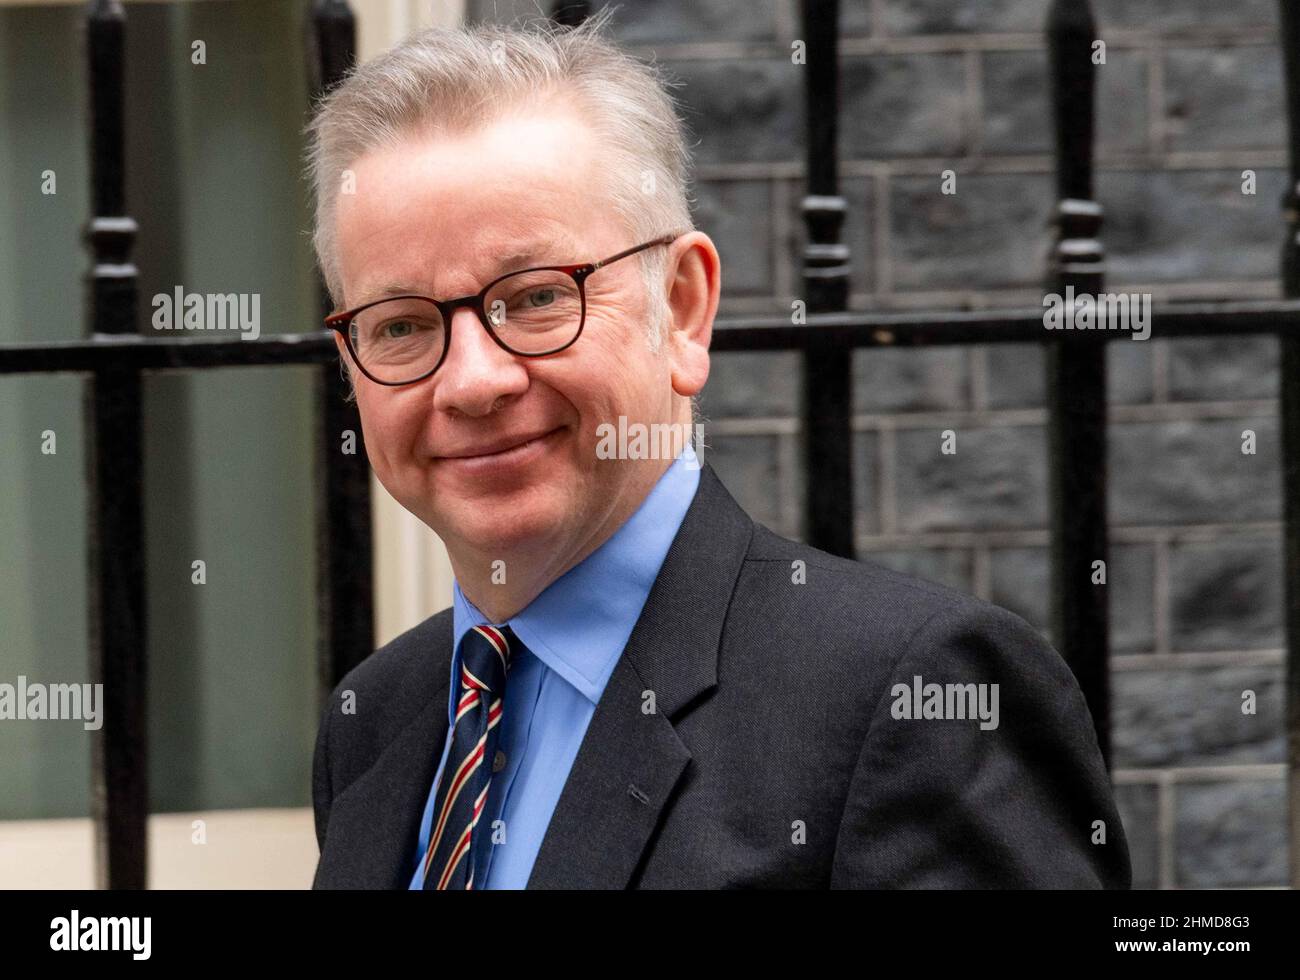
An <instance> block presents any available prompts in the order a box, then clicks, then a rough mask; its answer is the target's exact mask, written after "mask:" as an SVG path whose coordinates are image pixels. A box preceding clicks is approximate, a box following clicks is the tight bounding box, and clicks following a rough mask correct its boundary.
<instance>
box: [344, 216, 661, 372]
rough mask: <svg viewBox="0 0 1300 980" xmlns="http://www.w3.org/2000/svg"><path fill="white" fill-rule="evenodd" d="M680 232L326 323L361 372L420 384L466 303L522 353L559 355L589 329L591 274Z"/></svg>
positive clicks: (378, 305)
mask: <svg viewBox="0 0 1300 980" xmlns="http://www.w3.org/2000/svg"><path fill="white" fill-rule="evenodd" d="M680 237H681V235H680V234H676V235H664V236H662V237H660V238H656V239H654V240H653V241H649V242H643V243H642V244H640V245H637V246H635V247H633V248H629V249H627V250H626V251H623V252H619V253H618V254H617V255H611V256H610V257H609V258H607V259H601V260H600V261H599V262H586V263H582V264H578V265H548V266H540V267H536V268H532V269H521V270H520V271H518V272H508V273H506V274H505V275H504V276H500V277H498V278H496V279H493V280H492V281H491V282H490V283H488V284H487V285H486V286H484V287H483V289H482V290H481V291H480V292H478V293H477V294H475V295H473V296H462V297H460V298H459V299H446V300H438V299H433V298H432V297H429V296H414V295H411V296H406V295H403V296H389V297H386V298H384V299H380V300H375V301H374V302H371V303H366V304H365V305H364V306H358V307H356V308H355V309H351V310H344V311H343V312H341V313H332V314H330V315H329V316H327V317H326V318H325V326H327V327H329V328H330V329H332V330H337V331H338V332H339V333H341V334H342V335H343V341H344V343H345V344H346V345H347V348H348V352H349V353H350V354H351V355H352V360H353V361H354V362H355V363H356V365H357V367H358V368H360V369H361V373H362V374H364V375H365V376H366V377H367V378H369V379H370V380H371V381H373V382H375V383H376V384H381V385H393V386H396V385H409V384H414V383H415V382H417V381H423V380H424V379H425V378H427V377H429V375H431V374H433V372H434V371H436V370H438V368H439V367H441V366H442V362H443V361H444V360H445V359H446V357H447V351H448V349H449V348H450V347H451V322H452V315H453V314H454V313H455V312H456V310H458V309H460V308H461V307H462V306H468V307H469V308H470V309H472V310H473V311H474V312H475V313H476V314H478V319H479V322H480V323H482V324H483V329H485V330H486V331H487V332H488V336H490V337H491V338H492V339H493V340H494V341H496V344H497V346H498V347H500V348H502V349H503V350H506V351H509V352H510V353H511V354H517V355H519V356H520V357H545V356H547V355H548V354H558V353H559V352H560V351H562V350H564V349H565V348H566V347H570V346H572V345H573V343H574V342H575V341H576V340H577V339H578V337H579V336H581V335H582V326H583V323H584V322H585V321H586V319H587V293H586V286H585V284H586V282H587V277H588V276H590V275H591V274H592V273H593V272H595V271H596V270H597V269H603V268H604V267H605V266H607V265H610V264H611V263H614V262H617V261H618V260H619V259H625V258H627V257H628V256H629V255H635V254H636V253H637V252H641V251H643V250H645V249H647V248H651V247H653V246H655V245H669V244H671V243H672V242H674V241H676V240H677V239H678V238H680Z"/></svg>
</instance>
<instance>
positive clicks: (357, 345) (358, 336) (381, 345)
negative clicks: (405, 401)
mask: <svg viewBox="0 0 1300 980" xmlns="http://www.w3.org/2000/svg"><path fill="white" fill-rule="evenodd" d="M348 330H349V332H350V335H351V338H352V348H353V350H354V351H355V352H356V355H357V360H358V361H360V362H361V366H362V367H364V368H365V369H366V371H368V372H369V373H370V374H371V375H373V376H374V377H376V378H378V379H379V380H380V381H387V382H390V383H393V384H400V383H401V382H404V381H413V380H415V379H416V378H418V377H420V376H421V375H424V374H427V373H428V372H429V371H431V370H433V367H434V365H435V364H437V363H438V359H439V358H441V357H442V348H443V345H444V344H445V343H446V333H447V331H446V327H445V325H444V324H443V322H442V314H441V313H439V312H438V308H437V307H436V306H434V305H433V304H432V303H430V302H429V301H428V300H423V299H388V300H384V302H382V303H376V304H375V305H374V306H371V307H368V308H366V309H364V310H362V311H361V312H360V313H358V314H357V315H356V316H355V317H354V318H353V320H352V323H351V324H350V325H349V326H348Z"/></svg>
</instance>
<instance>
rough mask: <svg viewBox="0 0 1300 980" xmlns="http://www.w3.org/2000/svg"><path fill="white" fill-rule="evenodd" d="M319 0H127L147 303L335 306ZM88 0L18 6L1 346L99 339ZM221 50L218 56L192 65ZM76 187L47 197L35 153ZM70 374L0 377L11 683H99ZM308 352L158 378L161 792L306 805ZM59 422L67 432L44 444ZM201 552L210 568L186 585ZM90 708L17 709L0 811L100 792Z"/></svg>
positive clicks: (268, 326) (156, 617)
mask: <svg viewBox="0 0 1300 980" xmlns="http://www.w3.org/2000/svg"><path fill="white" fill-rule="evenodd" d="M304 6H305V5H304V4H301V3H297V2H284V3H266V2H261V0H241V2H220V3H192V4H188V3H187V4H175V5H173V4H131V5H129V6H128V8H127V16H128V59H129V70H128V80H127V86H128V153H127V165H128V171H129V185H128V192H127V194H128V208H129V210H130V213H131V215H132V216H133V217H134V218H135V219H136V220H137V222H138V223H139V225H140V236H139V240H138V244H137V248H136V250H135V261H136V265H137V266H138V268H139V270H140V311H141V316H140V322H141V325H142V326H143V327H145V328H146V329H148V328H149V327H148V316H149V314H150V312H151V306H150V298H151V297H152V296H153V295H154V294H156V293H160V292H167V293H170V292H171V290H172V289H173V288H174V287H175V286H177V285H181V286H183V287H184V288H185V290H186V291H187V292H199V293H205V292H221V293H228V292H236V293H249V294H257V295H258V296H259V297H260V312H261V330H262V333H263V335H266V334H269V333H284V332H299V331H301V330H304V329H313V328H314V327H315V317H316V315H317V309H316V298H315V285H314V274H313V269H312V257H311V250H310V243H309V240H308V238H307V234H306V233H307V231H308V229H309V222H310V212H309V206H308V191H307V187H306V185H305V182H304V180H303V178H302V136H301V131H302V127H303V125H304V124H305V122H306V118H307V116H306V113H307V106H308V102H307V86H308V81H307V74H306V65H307V61H306V56H305V53H304V49H303V39H304V37H305V32H304V24H303V17H304V12H303V8H304ZM80 16H81V12H80V10H79V8H76V7H58V8H48V9H41V8H5V9H3V10H0V342H10V341H15V340H17V341H31V340H38V339H45V338H54V337H66V338H75V337H79V336H82V335H83V334H84V330H85V326H84V304H83V296H84V285H83V283H84V279H85V274H86V271H87V269H88V267H89V258H88V255H87V253H86V251H85V249H84V247H83V246H82V245H81V242H80V232H81V228H82V226H83V224H84V222H85V220H86V217H87V215H88V208H89V205H88V196H89V195H88V181H89V176H88V170H87V137H86V98H85V89H86V78H85V68H84V63H83V56H82V50H81V46H82V33H81V31H80V27H79V22H80ZM195 40H201V41H203V42H204V44H205V45H206V61H207V63H206V64H205V65H195V64H193V63H192V60H191V53H192V50H193V49H192V44H193V42H194V41H195ZM47 168H48V169H53V170H55V171H56V173H57V180H58V193H57V194H56V195H53V196H44V195H42V194H41V193H40V173H41V171H42V170H44V169H47ZM82 388H83V382H82V381H81V380H80V379H79V378H76V377H74V376H59V377H41V378H23V379H16V378H4V377H0V682H9V683H13V682H14V681H16V679H17V676H18V675H19V674H26V675H27V676H28V678H29V679H30V680H41V681H47V682H82V681H88V680H89V679H90V678H89V674H88V667H87V665H88V663H89V656H88V651H87V640H86V596H87V589H86V564H85V562H86V550H85V534H86V522H85V513H86V489H85V481H84V477H83V469H84V465H85V463H84V458H83V448H84V446H83V442H82V439H83V432H82V429H83V426H82V415H81V390H82ZM313 412H314V404H313V400H312V390H311V383H310V378H309V373H308V370H307V369H301V368H290V369H264V368H256V369H240V370H226V369H222V370H219V371H209V372H174V373H159V374H151V375H149V376H148V377H147V381H146V385H145V446H146V464H145V473H146V484H147V494H146V532H147V543H146V553H147V566H148V574H149V583H148V595H149V606H148V614H149V629H148V634H149V657H150V661H149V671H150V674H149V698H150V720H149V731H150V744H151V752H152V755H151V759H150V780H151V805H152V808H153V809H154V810H157V811H169V810H184V809H191V808H226V807H256V806H300V805H306V804H307V803H308V802H309V801H310V792H309V785H310V784H309V775H310V772H309V770H310V762H311V749H312V743H313V739H314V736H315V725H316V719H317V715H316V707H315V705H316V691H315V687H314V683H315V682H314V677H315V672H314V658H315V645H316V627H315V618H314V617H315V584H314V557H313V553H314V540H313V532H312V528H313V521H314V506H315V492H316V491H315V487H314V485H313V482H312V477H311V456H312V442H311V439H312V417H313ZM44 429H54V430H55V431H56V432H57V438H58V453H57V455H55V456H46V455H43V454H42V453H41V452H40V433H41V431H42V430H44ZM196 559H202V560H203V561H204V562H205V563H206V566H207V584H206V585H195V584H192V582H191V562H193V561H194V560H196ZM91 737H93V736H92V735H91V733H87V732H85V731H84V730H83V729H82V727H81V725H80V724H79V723H75V722H17V721H0V819H16V818H34V817H56V816H76V815H85V814H87V813H89V787H90V738H91Z"/></svg>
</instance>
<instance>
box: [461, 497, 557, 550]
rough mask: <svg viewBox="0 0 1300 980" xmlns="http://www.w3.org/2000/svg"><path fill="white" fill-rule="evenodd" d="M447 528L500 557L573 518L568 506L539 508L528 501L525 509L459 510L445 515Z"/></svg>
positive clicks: (540, 537) (472, 544)
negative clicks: (447, 518)
mask: <svg viewBox="0 0 1300 980" xmlns="http://www.w3.org/2000/svg"><path fill="white" fill-rule="evenodd" d="M548 503H551V502H548ZM448 516H449V518H450V519H449V520H447V521H446V523H447V525H448V526H449V527H450V529H451V530H452V531H453V532H454V534H453V537H454V538H455V539H458V540H460V541H463V542H465V543H466V544H467V545H469V546H470V547H471V548H473V549H475V550H476V551H479V552H481V553H487V554H492V553H493V552H499V553H500V554H501V555H502V557H505V556H506V555H507V554H508V553H511V552H514V551H516V550H517V549H519V548H521V547H525V546H527V545H528V543H529V542H535V541H538V540H542V539H545V538H547V537H549V536H551V535H553V534H555V533H556V532H557V531H558V530H560V529H561V528H562V527H565V526H567V524H568V523H569V522H570V519H571V516H572V510H571V508H569V507H563V506H559V505H558V503H552V505H551V506H539V502H538V501H535V500H534V501H530V502H529V504H528V505H527V506H511V505H509V504H505V505H502V506H500V507H490V508H475V507H473V506H472V505H471V506H470V508H468V510H461V509H459V508H458V513H456V514H452V515H448Z"/></svg>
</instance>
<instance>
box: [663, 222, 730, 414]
mask: <svg viewBox="0 0 1300 980" xmlns="http://www.w3.org/2000/svg"><path fill="white" fill-rule="evenodd" d="M666 275H667V280H666V281H665V283H664V288H665V289H666V290H667V291H668V312H669V316H668V323H667V325H666V326H667V329H666V340H667V351H668V357H669V360H670V361H671V363H672V382H673V391H675V392H677V394H679V395H681V396H683V397H685V398H690V397H691V396H693V395H697V394H699V393H700V391H701V389H703V388H704V382H706V381H707V380H708V378H709V342H710V341H711V340H712V338H713V318H714V317H715V316H717V313H718V299H719V297H720V295H721V293H722V263H721V261H720V260H719V258H718V250H717V248H715V247H714V244H713V240H712V239H711V238H709V236H708V235H706V234H704V232H702V231H692V232H688V233H687V234H685V235H683V236H682V237H681V238H679V239H677V240H676V241H675V242H673V244H672V250H671V252H670V254H669V260H668V268H667V272H666Z"/></svg>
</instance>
